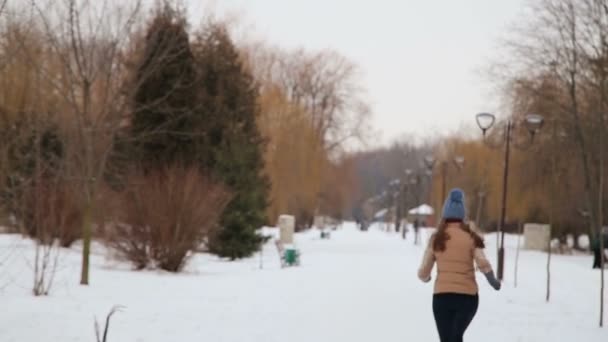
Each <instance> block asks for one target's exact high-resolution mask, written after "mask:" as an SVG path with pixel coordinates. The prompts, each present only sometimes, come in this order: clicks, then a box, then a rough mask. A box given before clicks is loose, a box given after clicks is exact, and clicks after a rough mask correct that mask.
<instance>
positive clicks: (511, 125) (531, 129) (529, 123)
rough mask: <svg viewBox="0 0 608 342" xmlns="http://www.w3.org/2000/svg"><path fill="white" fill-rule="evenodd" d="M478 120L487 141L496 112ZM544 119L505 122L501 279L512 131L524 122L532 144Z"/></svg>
mask: <svg viewBox="0 0 608 342" xmlns="http://www.w3.org/2000/svg"><path fill="white" fill-rule="evenodd" d="M476 120H477V125H478V126H479V128H480V129H481V131H482V132H483V137H484V142H486V143H487V139H485V138H486V133H487V132H488V130H489V129H490V128H492V127H493V126H494V123H495V122H496V117H495V116H494V114H490V113H479V114H477V116H476ZM544 121H545V120H544V118H543V117H542V116H541V115H538V114H528V115H526V116H525V117H524V119H523V120H514V119H511V118H510V119H508V120H506V122H504V123H503V124H504V129H505V134H504V140H503V141H502V142H501V144H504V149H505V154H504V165H503V178H502V202H501V210H500V222H499V224H498V234H499V235H500V243H499V245H498V256H497V259H498V267H497V268H498V270H497V273H498V279H499V280H502V279H503V274H504V257H505V249H504V244H505V232H504V226H505V218H506V213H507V185H508V180H509V158H510V151H511V144H512V133H513V131H514V129H515V128H516V127H520V125H521V124H522V123H523V126H524V127H525V128H526V129H527V131H528V133H529V137H530V144H532V142H534V136H535V135H536V133H538V131H539V130H540V129H541V128H542V126H543V123H544ZM513 145H514V146H516V147H520V148H525V147H524V146H517V145H515V144H513ZM528 146H529V145H528Z"/></svg>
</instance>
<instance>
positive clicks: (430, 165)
mask: <svg viewBox="0 0 608 342" xmlns="http://www.w3.org/2000/svg"><path fill="white" fill-rule="evenodd" d="M464 161H465V159H464V157H463V156H456V157H454V158H452V160H451V162H452V163H453V164H454V166H456V170H458V171H460V170H462V168H463V167H464ZM424 164H425V166H426V167H427V169H428V171H427V172H428V173H427V174H428V175H429V176H430V178H431V180H432V177H433V169H434V167H435V166H436V164H437V161H436V160H435V158H433V157H432V156H427V157H426V158H424ZM440 165H441V198H440V199H439V205H440V206H441V201H443V200H444V199H445V198H446V196H447V176H448V167H449V165H450V161H449V160H442V161H441V162H440ZM439 215H441V211H440V210H437V216H438V217H439ZM440 218H441V217H439V219H440Z"/></svg>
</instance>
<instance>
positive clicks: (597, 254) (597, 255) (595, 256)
mask: <svg viewBox="0 0 608 342" xmlns="http://www.w3.org/2000/svg"><path fill="white" fill-rule="evenodd" d="M601 254H602V253H600V249H599V248H597V249H594V250H593V268H601V267H602V264H601V259H600V258H601V257H602V255H601Z"/></svg>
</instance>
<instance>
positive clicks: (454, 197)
mask: <svg viewBox="0 0 608 342" xmlns="http://www.w3.org/2000/svg"><path fill="white" fill-rule="evenodd" d="M465 215H466V212H465V203H464V192H463V191H462V190H460V189H452V190H450V194H449V195H448V198H446V199H445V203H444V204H443V218H444V219H456V220H464V218H465Z"/></svg>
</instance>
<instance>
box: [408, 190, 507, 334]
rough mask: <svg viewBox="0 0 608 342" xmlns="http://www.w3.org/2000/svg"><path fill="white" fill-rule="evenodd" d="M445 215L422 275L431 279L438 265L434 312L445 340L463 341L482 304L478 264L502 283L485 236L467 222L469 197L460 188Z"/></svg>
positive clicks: (426, 254) (496, 285)
mask: <svg viewBox="0 0 608 342" xmlns="http://www.w3.org/2000/svg"><path fill="white" fill-rule="evenodd" d="M442 216H443V218H442V221H441V224H440V225H439V227H438V229H437V232H436V233H434V234H433V236H432V237H431V239H430V240H429V244H428V246H427V248H426V250H425V252H424V257H423V259H422V264H421V266H420V269H419V270H418V278H420V280H422V281H423V282H429V281H430V280H431V270H432V269H433V265H434V264H437V279H436V280H435V289H434V295H433V314H434V316H435V323H436V325H437V331H438V333H439V338H440V340H441V342H462V339H463V336H464V332H465V331H466V329H467V327H468V326H469V324H470V323H471V321H472V320H473V317H475V313H476V312H477V307H478V305H479V297H478V287H477V282H476V280H475V265H474V264H477V267H478V268H479V270H481V272H482V273H483V274H484V275H485V277H486V279H487V280H488V282H489V283H490V285H491V286H492V287H493V288H494V289H495V290H500V282H499V281H498V280H497V279H496V277H495V276H494V271H493V270H492V266H491V265H490V263H489V262H488V260H487V259H486V257H485V255H484V252H483V249H484V248H485V245H484V242H483V239H482V238H481V237H480V236H479V235H478V234H477V233H476V232H474V231H473V230H471V228H470V226H469V225H468V224H467V223H465V221H464V219H465V216H466V213H465V198H464V193H463V192H462V190H460V189H453V190H451V191H450V194H449V196H448V198H447V199H446V201H445V204H444V206H443V215H442Z"/></svg>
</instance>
